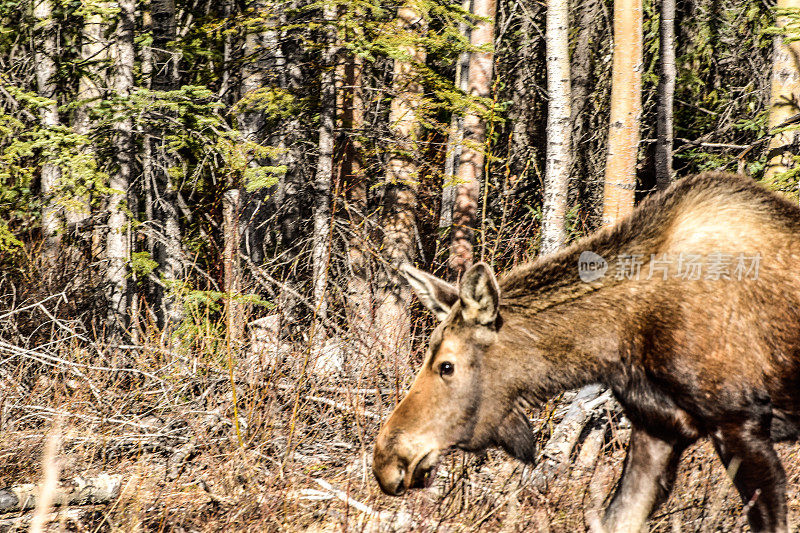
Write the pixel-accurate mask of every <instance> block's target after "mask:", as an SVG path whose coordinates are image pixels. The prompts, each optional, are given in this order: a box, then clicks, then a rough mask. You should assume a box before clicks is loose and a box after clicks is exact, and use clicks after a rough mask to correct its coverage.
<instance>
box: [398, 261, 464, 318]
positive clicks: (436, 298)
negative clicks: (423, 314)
mask: <svg viewBox="0 0 800 533" xmlns="http://www.w3.org/2000/svg"><path fill="white" fill-rule="evenodd" d="M400 271H401V272H402V273H403V276H405V278H406V280H408V284H409V285H411V288H412V289H414V292H415V293H417V297H418V298H419V301H421V302H422V305H424V306H425V307H427V308H428V309H429V310H430V311H431V312H432V313H433V314H434V315H436V318H437V319H439V321H440V322H441V321H442V320H444V319H445V318H447V315H448V314H450V308H451V307H453V305H454V304H455V303H456V302H457V301H458V290H457V289H456V288H455V287H453V286H452V285H450V284H449V283H447V282H446V281H444V280H441V279H439V278H437V277H436V276H432V275H430V274H428V273H427V272H423V271H422V270H420V269H418V268H414V267H412V266H411V265H409V264H408V263H405V264H403V265H402V266H401V267H400Z"/></svg>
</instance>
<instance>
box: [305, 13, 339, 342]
mask: <svg viewBox="0 0 800 533" xmlns="http://www.w3.org/2000/svg"><path fill="white" fill-rule="evenodd" d="M322 9H323V18H324V20H325V24H326V29H325V50H324V52H323V54H324V55H323V70H322V77H321V80H320V104H321V108H320V115H319V144H318V145H319V157H318V159H317V173H316V177H315V178H314V234H313V245H312V250H311V263H312V268H313V274H312V286H313V291H314V305H315V306H316V308H317V317H319V318H320V319H325V317H326V315H327V309H328V302H327V300H326V299H325V290H326V287H327V283H328V259H329V257H330V223H331V206H330V202H331V183H332V181H333V144H334V130H335V120H336V64H335V63H336V28H335V27H334V23H335V21H336V6H335V5H334V4H332V3H331V2H326V3H325V5H324V6H323V8H322ZM320 332H321V330H320V331H318V333H317V335H318V336H320Z"/></svg>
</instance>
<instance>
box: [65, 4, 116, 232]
mask: <svg viewBox="0 0 800 533" xmlns="http://www.w3.org/2000/svg"><path fill="white" fill-rule="evenodd" d="M82 7H83V11H84V13H83V31H82V32H81V62H82V63H83V64H84V68H85V73H84V74H83V75H82V76H81V79H80V80H79V81H78V102H79V103H80V106H79V107H78V108H77V109H76V110H75V123H74V129H75V133H77V134H78V135H87V136H88V135H89V134H90V133H91V130H92V126H93V121H92V118H91V111H92V109H94V108H95V107H96V106H97V104H98V103H99V102H100V99H101V98H102V97H103V96H104V87H103V83H102V82H103V81H104V80H105V79H106V76H105V65H104V64H105V62H106V60H107V59H108V47H109V43H108V40H107V39H106V37H105V33H106V28H107V27H108V25H107V24H106V23H105V22H104V20H103V13H102V12H103V11H105V10H106V8H107V4H106V3H105V2H100V3H95V2H84V3H83V6H82ZM85 152H86V154H87V155H88V156H90V157H91V156H94V155H95V153H94V150H93V148H92V147H91V146H87V147H86V149H85ZM76 200H77V202H73V207H72V208H71V209H68V210H67V212H66V219H67V223H68V224H69V225H70V226H71V227H75V226H77V225H78V224H79V223H80V222H81V221H82V220H84V219H86V218H87V217H88V216H89V214H90V213H89V198H88V195H84V196H83V197H80V198H77V199H76Z"/></svg>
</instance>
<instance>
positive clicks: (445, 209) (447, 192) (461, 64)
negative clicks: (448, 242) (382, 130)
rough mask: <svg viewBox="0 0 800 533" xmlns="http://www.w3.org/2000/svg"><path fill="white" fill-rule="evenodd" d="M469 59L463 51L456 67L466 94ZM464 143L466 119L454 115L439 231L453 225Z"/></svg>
mask: <svg viewBox="0 0 800 533" xmlns="http://www.w3.org/2000/svg"><path fill="white" fill-rule="evenodd" d="M461 7H462V8H463V9H464V11H471V10H472V0H464V1H463V2H462V5H461ZM458 30H459V31H460V32H461V33H462V34H463V35H465V36H467V37H469V35H470V31H471V30H470V28H469V26H468V25H467V23H466V22H461V23H459V25H458ZM469 58H470V54H469V52H468V51H466V50H465V51H463V52H461V54H459V56H458V64H457V65H456V75H455V86H456V87H458V88H459V89H461V90H462V91H464V92H467V90H468V89H469V87H468V85H467V83H468V82H469ZM463 143H464V117H463V116H462V114H461V113H453V116H452V118H451V119H450V129H449V131H448V134H447V152H446V154H445V160H444V183H443V184H442V206H441V209H440V210H439V230H440V231H446V230H448V229H450V226H451V225H452V224H453V207H454V206H455V203H456V194H457V192H458V184H457V183H456V173H457V169H458V162H459V160H460V159H461V150H462V148H463Z"/></svg>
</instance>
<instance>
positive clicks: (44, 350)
mask: <svg viewBox="0 0 800 533" xmlns="http://www.w3.org/2000/svg"><path fill="white" fill-rule="evenodd" d="M42 305H43V306H44V309H42V308H38V307H35V306H34V307H32V308H31V309H29V310H26V311H19V312H18V315H16V316H17V319H20V318H23V315H24V319H25V320H27V321H29V323H30V321H33V322H35V323H36V327H34V328H32V329H31V328H29V330H30V331H37V332H39V334H40V335H39V336H38V337H36V339H37V340H36V342H33V341H32V340H31V339H32V338H33V337H32V335H31V334H30V333H27V334H24V333H19V335H17V337H16V338H14V339H12V338H11V337H12V336H13V331H12V330H13V328H9V327H8V326H9V325H8V323H7V322H8V320H9V319H10V318H9V317H6V318H4V319H3V318H0V320H6V323H5V326H6V327H5V328H4V329H3V335H0V357H1V358H2V362H1V363H0V370H1V371H2V375H1V376H0V487H6V486H12V485H18V484H21V483H38V482H40V481H41V479H42V475H43V474H42V472H43V464H42V463H43V456H44V447H45V442H46V441H47V439H48V435H49V434H50V433H51V431H53V428H54V427H59V428H60V429H59V430H58V431H59V437H60V438H59V443H60V444H59V448H58V450H57V453H56V455H55V457H54V458H53V457H51V458H50V459H49V460H50V461H56V462H57V466H58V469H59V472H60V478H61V479H71V478H73V477H75V476H84V477H85V476H93V475H97V474H100V473H111V474H119V475H121V476H122V479H123V482H122V488H121V491H120V495H119V497H118V498H117V499H116V500H114V501H112V502H109V503H104V504H97V505H93V506H88V507H85V508H83V511H82V512H81V513H79V514H71V515H70V514H67V513H65V512H63V511H62V512H61V513H58V514H55V515H51V522H50V523H49V525H48V526H47V527H48V528H49V530H53V531H55V530H59V531H61V530H65V531H111V530H113V531H233V530H236V531H320V532H328V531H330V532H334V531H476V530H481V531H503V532H513V531H552V532H559V531H564V532H566V531H570V532H572V531H582V530H585V528H586V517H587V513H591V512H592V510H596V509H598V508H600V507H602V506H603V505H604V503H605V501H607V495H608V494H609V493H610V492H611V491H612V490H613V487H614V483H615V482H616V479H617V478H618V477H619V474H620V472H621V468H622V464H623V460H624V451H625V447H626V443H627V430H626V429H625V422H624V418H618V419H615V420H614V421H612V423H611V425H610V426H609V427H608V430H607V431H606V436H605V440H604V442H603V448H602V453H601V454H600V456H599V460H597V461H595V462H594V463H593V464H592V465H591V466H590V467H587V468H581V469H579V468H576V467H571V468H568V469H567V470H565V471H564V472H563V473H562V474H561V475H560V476H558V477H557V479H556V480H555V481H554V482H553V483H552V484H551V486H550V487H549V490H548V491H547V493H546V494H542V493H540V492H538V491H537V490H535V489H534V488H533V487H532V486H531V484H530V483H528V482H527V477H526V476H527V475H528V472H529V470H528V469H526V468H524V467H523V465H522V464H521V463H519V462H517V461H515V460H513V459H510V458H508V457H507V456H505V455H504V454H503V453H502V452H499V451H494V450H490V451H488V452H487V453H486V454H484V455H482V456H474V455H466V454H463V453H461V452H453V453H451V454H449V455H447V456H446V457H445V458H444V460H443V464H442V468H440V469H439V471H438V475H437V479H436V481H435V483H434V485H433V487H432V488H430V489H428V490H424V491H415V492H412V493H410V494H408V495H407V496H405V497H402V498H390V497H387V496H384V495H383V494H381V492H380V491H379V489H378V486H377V484H376V483H375V481H374V480H373V478H372V473H371V468H370V462H371V451H372V443H373V439H374V436H375V435H376V433H377V430H378V426H379V423H380V421H381V420H382V419H383V418H385V417H386V416H387V415H388V413H389V412H390V411H391V409H392V407H393V406H394V405H395V404H396V402H397V401H398V400H399V399H400V397H401V396H402V394H403V391H404V390H405V389H406V388H407V386H408V384H409V383H410V380H411V379H412V378H413V376H412V369H411V368H410V365H408V364H400V362H398V361H386V360H383V361H380V360H377V359H375V360H370V359H367V360H366V361H365V362H363V363H360V364H356V362H355V361H353V360H351V361H346V363H347V364H346V365H345V369H344V370H343V371H341V372H332V371H326V370H324V369H323V370H315V364H314V363H315V361H314V359H315V357H314V355H313V353H311V352H309V351H307V350H306V351H304V350H302V349H289V350H283V351H282V352H281V353H280V354H272V353H260V354H253V353H250V352H248V349H247V347H245V346H242V347H241V349H240V350H239V349H237V350H235V353H234V355H235V357H234V361H235V368H234V373H233V376H234V378H233V381H231V378H230V375H229V372H228V371H229V369H228V367H227V361H226V359H225V358H224V357H220V356H219V355H215V354H214V353H212V352H210V351H209V352H203V351H196V350H195V351H193V350H187V349H184V348H182V347H181V346H177V345H173V346H170V345H167V344H165V343H164V342H163V341H162V340H159V339H161V337H160V336H159V335H157V334H152V335H150V336H149V337H148V338H147V340H145V341H143V342H140V343H138V344H135V345H134V344H128V345H120V344H117V345H103V344H101V343H98V342H95V341H93V340H92V338H91V337H90V336H89V332H86V331H82V330H80V325H79V322H77V321H76V322H70V321H68V320H66V319H54V318H53V317H56V316H57V314H56V312H57V309H56V308H55V307H54V306H53V305H52V302H45V303H44V304H42ZM22 307H23V306H22V305H18V306H17V309H21V308H22ZM37 309H38V310H37ZM8 312H10V311H7V312H6V314H7V313H8ZM2 314H3V313H0V315H2ZM48 315H51V316H48ZM42 332H46V337H47V338H48V339H49V341H48V342H43V341H42V335H41V334H42ZM217 341H221V339H217ZM217 344H220V343H217ZM209 345H210V344H209ZM298 345H299V344H298ZM416 357H417V360H418V359H419V354H417V356H416ZM234 384H235V386H236V390H237V401H238V404H237V407H238V409H237V410H236V413H237V414H238V433H237V423H236V422H237V420H236V419H235V414H234V409H233V400H232V396H233V395H232V387H233V385H234ZM542 412H543V413H552V414H553V416H552V417H551V416H549V415H548V416H546V417H545V416H543V415H542V418H544V419H547V423H545V422H542V421H539V425H540V427H542V429H543V431H542V432H543V433H546V429H547V427H548V426H549V425H551V422H553V421H557V419H558V416H559V413H560V410H559V408H558V405H557V404H554V406H548V407H546V408H545V409H543V411H542ZM779 450H780V454H781V457H782V459H783V461H784V465H785V466H786V468H787V471H788V477H789V501H790V520H791V523H792V524H794V526H793V529H796V528H797V524H798V517H800V508H799V507H800V479H798V478H799V477H800V464H798V453H799V452H800V447H797V446H796V445H789V444H782V445H780V446H779ZM741 509H742V505H741V503H740V502H739V498H738V496H737V494H736V493H735V490H734V489H733V487H732V485H731V483H730V482H729V481H728V479H727V474H726V472H725V471H724V470H723V468H722V467H721V466H720V464H719V462H718V461H717V459H716V457H715V456H714V453H713V449H712V447H711V446H710V445H709V444H708V443H705V442H703V443H699V444H698V445H696V446H694V447H692V448H691V449H690V450H689V451H688V452H687V453H686V455H685V456H684V458H683V460H682V462H681V469H680V474H679V479H678V482H677V487H676V490H675V491H674V493H673V495H672V497H671V498H670V500H669V501H668V502H667V504H666V505H665V506H663V507H662V508H661V509H659V510H658V511H657V512H656V514H655V516H654V518H653V519H652V521H651V522H650V526H651V531H664V532H666V531H670V532H674V531H745V530H747V526H746V525H745V520H744V518H743V516H742V512H741ZM29 514H30V512H29V511H25V512H20V511H18V512H14V513H7V514H5V515H0V530H10V529H11V530H13V529H14V528H15V527H16V528H18V529H19V528H24V527H26V526H24V524H27V522H24V521H23V522H19V521H18V522H13V519H15V518H19V517H22V518H23V519H24V518H25V517H26V516H27V515H29ZM20 524H23V525H20Z"/></svg>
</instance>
